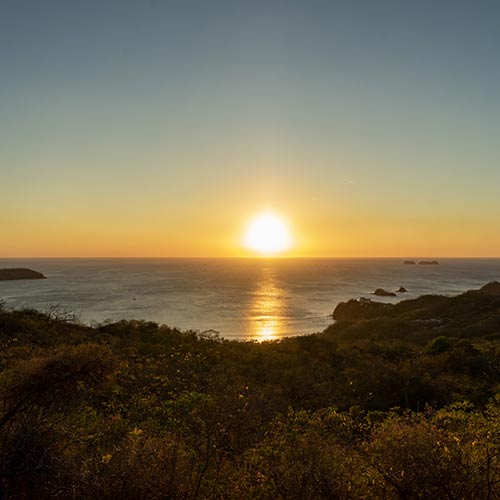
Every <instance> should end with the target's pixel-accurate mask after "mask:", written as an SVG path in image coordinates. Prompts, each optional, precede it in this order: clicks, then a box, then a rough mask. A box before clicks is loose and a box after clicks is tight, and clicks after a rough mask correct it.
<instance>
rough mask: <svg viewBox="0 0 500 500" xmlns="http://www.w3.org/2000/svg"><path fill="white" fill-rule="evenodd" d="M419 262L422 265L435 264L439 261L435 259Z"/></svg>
mask: <svg viewBox="0 0 500 500" xmlns="http://www.w3.org/2000/svg"><path fill="white" fill-rule="evenodd" d="M419 264H420V265H421V266H422V265H423V266H437V265H438V264H439V261H437V260H421V261H420V262H419Z"/></svg>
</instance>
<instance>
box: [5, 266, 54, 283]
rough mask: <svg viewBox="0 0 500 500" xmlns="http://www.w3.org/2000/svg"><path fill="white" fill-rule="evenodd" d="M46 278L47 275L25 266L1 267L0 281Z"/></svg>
mask: <svg viewBox="0 0 500 500" xmlns="http://www.w3.org/2000/svg"><path fill="white" fill-rule="evenodd" d="M44 279H47V276H44V275H43V274H42V273H39V272H38V271H33V269H27V268H24V267H14V268H6V269H0V281H13V280H44Z"/></svg>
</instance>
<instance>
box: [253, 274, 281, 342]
mask: <svg viewBox="0 0 500 500" xmlns="http://www.w3.org/2000/svg"><path fill="white" fill-rule="evenodd" d="M284 307H285V301H284V298H283V291H282V290H281V289H280V287H279V286H278V283H277V281H276V279H275V277H274V275H273V271H272V269H271V268H265V269H263V277H262V279H261V280H260V281H259V282H258V288H257V290H256V292H255V294H254V298H253V301H252V303H251V307H250V317H251V319H252V324H253V328H252V329H253V332H252V338H253V339H254V340H258V341H265V340H274V339H277V338H279V336H280V334H281V330H282V326H283V314H282V312H283V309H284Z"/></svg>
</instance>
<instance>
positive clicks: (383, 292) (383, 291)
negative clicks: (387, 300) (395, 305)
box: [372, 288, 396, 297]
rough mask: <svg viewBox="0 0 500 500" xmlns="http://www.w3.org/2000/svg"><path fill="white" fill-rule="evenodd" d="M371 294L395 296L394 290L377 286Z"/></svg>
mask: <svg viewBox="0 0 500 500" xmlns="http://www.w3.org/2000/svg"><path fill="white" fill-rule="evenodd" d="M372 295H377V296H378V297H396V294H395V293H394V292H388V291H387V290H384V289H383V288H377V289H376V290H375V291H374V292H373V294H372Z"/></svg>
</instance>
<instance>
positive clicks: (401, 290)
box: [396, 286, 408, 293]
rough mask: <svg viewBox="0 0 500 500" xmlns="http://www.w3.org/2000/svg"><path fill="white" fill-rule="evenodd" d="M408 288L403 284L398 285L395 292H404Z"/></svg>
mask: <svg viewBox="0 0 500 500" xmlns="http://www.w3.org/2000/svg"><path fill="white" fill-rule="evenodd" d="M407 291H408V290H407V289H406V288H405V287H404V286H400V287H399V288H398V289H397V290H396V292H397V293H406V292H407Z"/></svg>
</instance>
